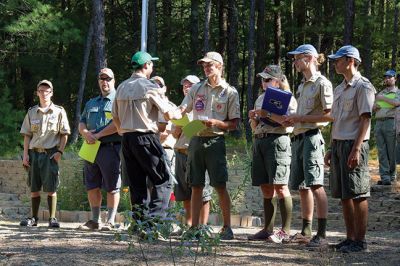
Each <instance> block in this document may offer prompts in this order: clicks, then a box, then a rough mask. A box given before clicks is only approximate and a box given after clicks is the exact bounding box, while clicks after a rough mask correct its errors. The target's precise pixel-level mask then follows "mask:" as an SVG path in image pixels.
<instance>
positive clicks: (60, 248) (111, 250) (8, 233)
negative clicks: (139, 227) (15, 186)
mask: <svg viewBox="0 0 400 266" xmlns="http://www.w3.org/2000/svg"><path fill="white" fill-rule="evenodd" d="M77 227H78V224H76V223H62V228H61V229H57V230H54V229H49V228H47V226H46V224H40V225H39V226H38V227H37V228H21V227H19V225H18V223H17V222H5V221H3V222H1V223H0V265H35V266H38V265H146V262H145V260H144V258H143V256H142V253H141V249H140V246H139V245H138V242H135V243H134V245H133V247H132V248H131V249H129V245H128V243H127V242H126V241H116V234H115V232H102V231H92V232H89V231H82V230H78V229H76V228H77ZM217 230H218V228H215V231H217ZM257 230H259V228H234V232H235V237H236V238H235V240H233V241H223V242H222V243H221V244H220V246H219V247H218V248H217V251H216V254H208V255H200V256H199V257H197V261H196V263H197V265H240V264H245V265H298V264H301V265H347V264H357V265H400V257H399V254H400V232H399V231H382V232H378V231H370V232H368V237H367V240H368V245H369V246H368V251H367V252H362V253H353V254H341V253H338V252H335V251H333V249H331V248H329V249H326V250H319V251H310V250H307V249H306V248H305V247H304V246H301V245H279V244H273V243H268V242H249V241H247V235H249V234H252V233H255V232H256V231H257ZM294 232H295V231H292V233H294ZM124 234H125V233H124V232H122V238H124V237H125V235H124ZM343 237H344V234H343V228H340V232H334V231H329V232H328V240H329V242H330V244H332V245H333V244H335V243H338V242H339V241H340V240H341V239H342V238H343ZM177 245H178V240H177V239H174V240H173V241H172V246H173V249H174V250H175V251H176V250H177ZM142 248H143V253H144V255H145V256H146V259H147V264H148V265H173V260H172V256H171V255H170V249H169V242H168V241H157V242H156V243H153V244H146V243H144V244H143V245H142ZM194 259H195V257H194V256H193V255H191V254H190V253H188V252H186V253H185V254H184V255H177V256H176V257H175V265H193V264H194Z"/></svg>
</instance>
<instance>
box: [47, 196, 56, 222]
mask: <svg viewBox="0 0 400 266" xmlns="http://www.w3.org/2000/svg"><path fill="white" fill-rule="evenodd" d="M47 204H48V205H49V217H50V218H56V209H57V195H54V196H47Z"/></svg>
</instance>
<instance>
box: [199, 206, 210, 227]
mask: <svg viewBox="0 0 400 266" xmlns="http://www.w3.org/2000/svg"><path fill="white" fill-rule="evenodd" d="M209 214H210V202H209V201H206V202H203V207H201V210H200V224H207V222H208V216H209Z"/></svg>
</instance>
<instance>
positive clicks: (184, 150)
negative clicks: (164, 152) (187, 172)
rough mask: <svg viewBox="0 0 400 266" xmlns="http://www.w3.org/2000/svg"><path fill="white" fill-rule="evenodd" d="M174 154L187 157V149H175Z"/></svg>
mask: <svg viewBox="0 0 400 266" xmlns="http://www.w3.org/2000/svg"><path fill="white" fill-rule="evenodd" d="M175 151H176V152H179V153H182V154H185V155H188V150H187V149H182V148H177V149H175Z"/></svg>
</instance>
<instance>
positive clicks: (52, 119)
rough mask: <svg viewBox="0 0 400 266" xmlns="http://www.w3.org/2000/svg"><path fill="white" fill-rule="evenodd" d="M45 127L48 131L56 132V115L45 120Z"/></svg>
mask: <svg viewBox="0 0 400 266" xmlns="http://www.w3.org/2000/svg"><path fill="white" fill-rule="evenodd" d="M47 129H48V131H50V132H58V119H57V116H54V117H50V118H49V121H48V122H47Z"/></svg>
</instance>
